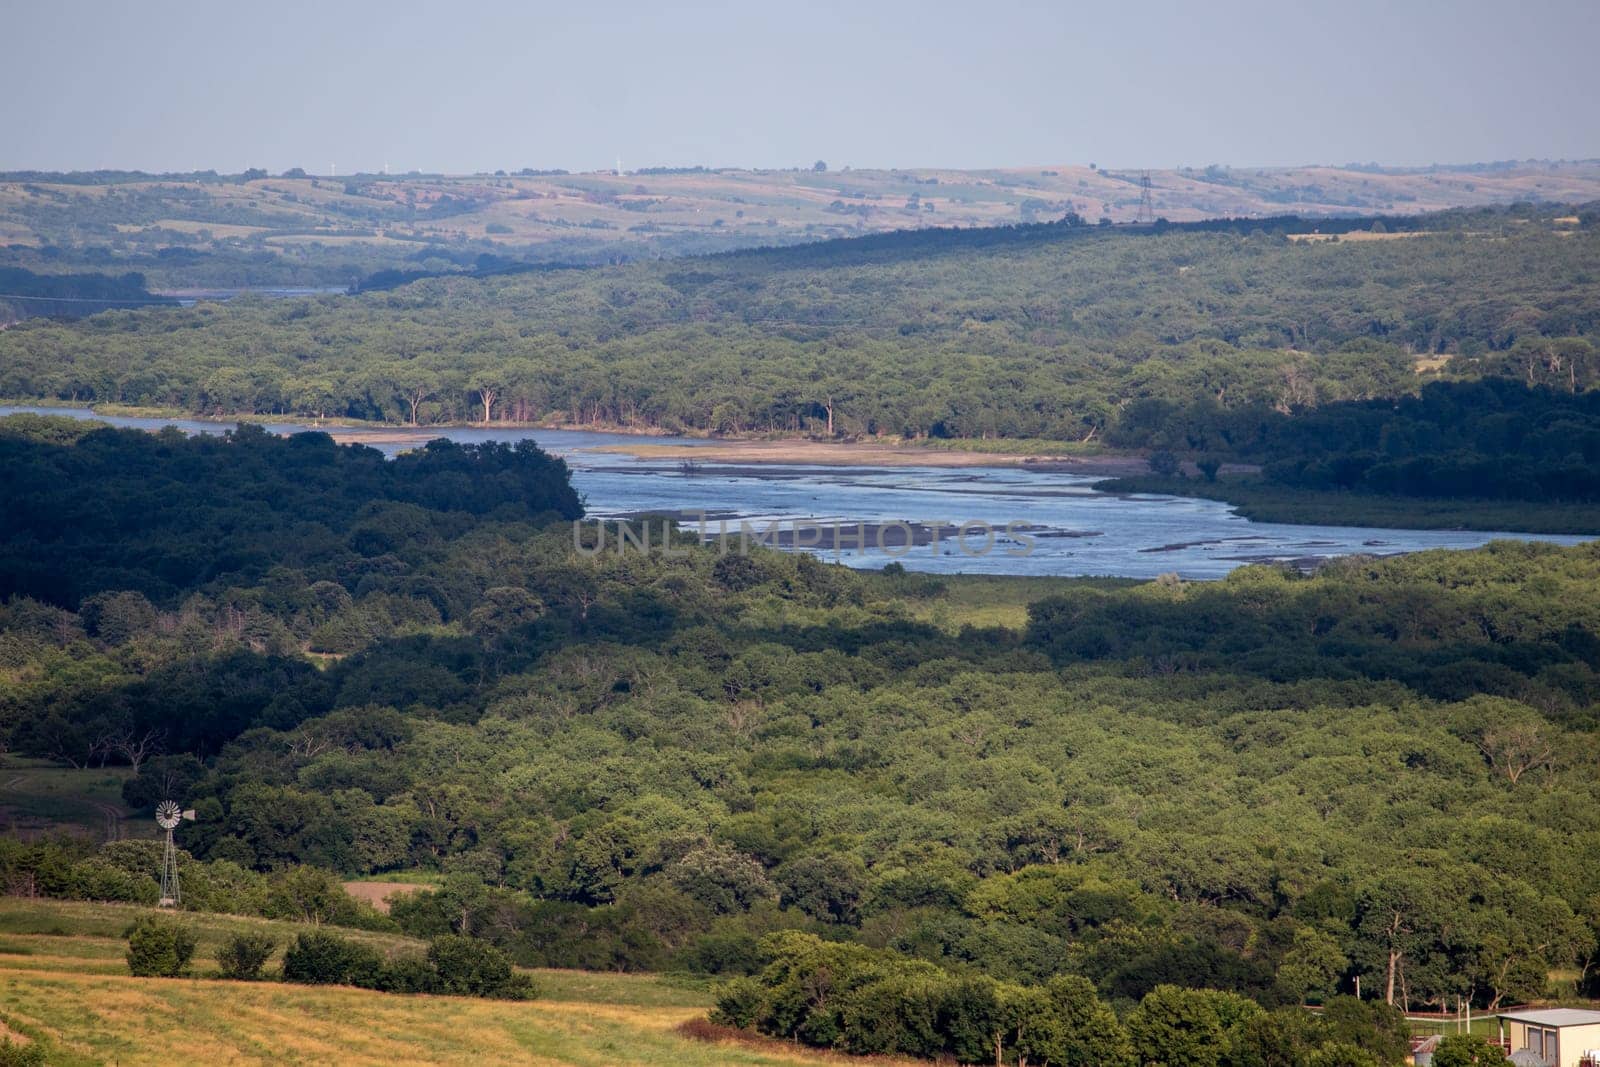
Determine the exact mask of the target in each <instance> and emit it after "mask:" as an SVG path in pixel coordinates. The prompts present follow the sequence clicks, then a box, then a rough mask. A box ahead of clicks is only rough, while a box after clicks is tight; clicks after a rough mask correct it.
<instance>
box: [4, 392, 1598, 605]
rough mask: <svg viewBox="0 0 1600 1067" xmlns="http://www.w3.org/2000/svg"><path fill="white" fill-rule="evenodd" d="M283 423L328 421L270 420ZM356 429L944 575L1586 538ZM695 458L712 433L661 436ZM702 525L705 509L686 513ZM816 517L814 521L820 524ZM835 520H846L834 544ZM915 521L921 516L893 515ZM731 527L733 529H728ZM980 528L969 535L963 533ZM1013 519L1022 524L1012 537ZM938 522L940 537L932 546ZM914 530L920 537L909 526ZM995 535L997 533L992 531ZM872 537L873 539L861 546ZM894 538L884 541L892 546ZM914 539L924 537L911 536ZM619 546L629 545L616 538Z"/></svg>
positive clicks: (483, 431)
mask: <svg viewBox="0 0 1600 1067" xmlns="http://www.w3.org/2000/svg"><path fill="white" fill-rule="evenodd" d="M20 411H34V412H39V413H41V414H54V415H68V416H71V417H74V418H85V419H88V418H93V419H98V420H100V421H103V422H107V423H110V424H111V425H113V426H125V427H134V428H138V429H149V430H154V429H160V428H161V427H163V426H177V427H179V428H180V429H182V430H184V431H185V432H188V433H210V434H214V433H222V432H225V431H226V430H228V429H230V428H231V427H230V426H229V425H228V424H226V423H218V422H207V421H200V420H194V419H160V418H131V417H117V416H107V415H97V414H95V413H93V412H91V411H89V410H88V409H84V408H42V407H39V408H35V407H4V406H0V415H7V414H12V413H14V412H20ZM266 428H267V429H268V430H270V431H272V432H275V433H297V432H301V431H304V430H311V429H328V428H325V427H312V426H308V425H302V424H296V423H275V424H268V425H267V427H266ZM331 432H335V433H337V434H339V436H340V437H341V439H353V440H361V439H362V437H363V436H366V435H368V434H370V436H371V437H372V442H371V443H372V447H374V448H378V449H380V450H382V451H383V452H385V453H387V454H389V455H394V454H395V453H397V452H399V451H401V450H402V449H405V448H413V447H416V446H417V445H419V444H421V443H422V442H424V441H426V440H429V439H431V438H436V437H448V438H450V439H451V440H453V441H458V442H461V443H463V444H466V443H472V442H478V441H490V440H501V441H518V440H524V439H530V440H533V441H535V442H537V443H538V445H539V446H540V447H541V448H543V449H545V450H546V451H548V452H551V453H554V454H555V455H559V456H561V457H562V458H564V459H565V460H566V461H567V464H568V466H569V467H571V469H572V480H573V484H574V486H575V487H576V488H577V489H578V491H579V492H580V493H581V494H582V496H583V498H584V502H585V505H586V507H587V509H588V513H589V515H590V516H591V517H592V518H593V517H598V518H603V517H615V516H623V515H638V514H640V513H652V512H662V513H671V514H675V515H678V516H680V517H682V516H686V515H698V513H702V512H703V513H704V514H705V515H706V516H707V517H708V518H707V519H706V523H705V530H706V533H707V534H708V535H709V536H711V537H716V536H718V534H719V533H720V532H721V531H722V530H723V529H725V530H726V536H727V540H728V543H729V545H730V546H734V545H737V543H738V541H739V537H740V533H741V524H742V523H747V524H748V526H749V530H750V533H749V534H748V535H747V536H749V537H750V538H752V539H753V538H754V537H755V536H757V535H760V534H765V533H767V532H768V531H770V530H771V529H772V528H773V524H774V523H775V522H776V523H777V529H778V532H779V534H778V540H779V541H780V542H781V543H783V544H784V545H789V544H790V543H791V542H792V541H794V540H795V539H796V537H798V539H799V540H800V541H801V542H802V543H804V542H808V541H815V542H817V544H816V547H813V548H809V549H808V550H809V551H814V552H817V553H818V554H819V555H821V556H822V557H823V558H825V559H828V560H838V561H840V562H843V563H845V564H847V565H849V566H852V567H881V566H883V565H884V564H885V563H887V562H889V561H890V560H892V559H898V560H899V561H900V562H901V563H902V564H903V565H904V566H905V567H906V568H907V569H909V570H919V571H933V572H939V573H972V574H1048V575H1115V576H1121V577H1128V578H1152V577H1155V576H1156V575H1158V574H1165V573H1176V574H1179V575H1181V576H1183V577H1185V578H1220V577H1222V576H1223V575H1225V574H1227V573H1228V572H1229V571H1230V570H1232V569H1233V568H1235V567H1238V566H1240V565H1241V564H1244V563H1251V562H1261V561H1275V560H1287V561H1296V562H1300V563H1306V562H1310V561H1315V560H1317V559H1325V558H1328V557H1332V556H1343V555H1349V554H1351V553H1368V554H1373V555H1389V554H1392V553H1396V552H1415V551H1419V550H1422V549H1429V548H1474V547H1477V546H1478V545H1482V544H1484V543H1485V542H1488V541H1491V540H1495V539H1497V538H1510V539H1516V540H1538V541H1552V542H1557V543H1560V544H1577V543H1579V542H1581V541H1584V540H1587V538H1584V537H1576V536H1556V535H1543V534H1517V533H1493V532H1482V531H1467V530H1390V529H1368V528H1363V527H1356V526H1288V525H1281V524H1277V523H1263V522H1251V521H1249V520H1248V519H1244V518H1241V517H1239V516H1238V515H1235V514H1234V513H1233V511H1232V509H1231V508H1230V507H1229V506H1228V505H1227V504H1220V503H1217V502H1215V501H1210V500H1196V499H1192V498H1188V497H1173V496H1153V495H1144V494H1140V495H1117V494H1110V493H1097V492H1095V491H1094V490H1092V489H1090V488H1089V486H1090V485H1091V484H1092V483H1094V482H1095V481H1097V480H1099V479H1098V478H1095V477H1089V476H1085V475H1077V474H1060V473H1054V472H1046V471H1031V470H1023V469H1017V468H1008V467H965V468H941V467H900V466H897V467H881V468H878V467H870V466H811V465H805V466H801V465H794V466H790V465H779V464H761V465H755V464H737V465H735V464H717V463H692V464H690V465H688V467H687V469H686V467H685V465H684V464H683V463H681V462H679V461H673V460H666V461H664V460H661V459H649V460H641V459H636V458H634V457H632V456H628V455H626V454H621V453H618V452H613V451H602V449H604V448H606V446H616V445H627V444H637V443H639V442H640V440H641V439H640V438H638V437H630V436H624V435H619V434H607V433H590V432H580V431H569V430H527V429H501V428H493V427H491V428H472V427H440V428H428V429H425V430H421V431H417V432H416V433H415V434H414V435H411V434H402V433H397V432H396V431H394V430H375V431H362V430H351V429H345V428H333V429H331ZM647 440H648V442H649V443H650V444H652V445H674V446H679V447H681V448H682V449H683V454H684V456H685V458H688V457H692V456H693V455H694V451H695V449H696V448H697V447H700V446H702V445H706V444H711V443H713V442H708V441H705V440H702V439H699V438H687V437H680V438H674V437H651V438H648V439H647ZM685 521H687V522H688V523H689V525H690V526H691V528H694V527H695V526H696V523H697V520H696V519H694V518H690V519H687V520H685ZM810 523H815V524H817V525H816V526H815V527H813V526H811V525H808V524H810ZM834 523H840V524H842V525H841V527H840V536H839V537H838V538H837V540H838V542H839V544H838V545H837V546H836V544H835V540H836V538H835V528H834V525H833V524H834ZM897 523H906V524H909V525H908V526H906V527H900V526H893V525H892V524H897ZM723 524H725V526H724V525H723ZM963 524H965V529H964V534H963V536H960V537H958V536H956V533H957V531H958V530H960V529H961V528H962V527H963ZM1008 525H1010V526H1011V529H1012V531H1013V532H1012V533H1011V534H1008V533H1007V532H1006V531H1007V526H1008ZM930 528H937V529H938V530H939V531H940V536H939V537H938V539H937V543H932V538H931V537H930V536H929V531H930ZM908 531H909V532H910V533H911V534H912V536H910V537H908V536H907V532H908ZM991 531H992V535H993V539H992V542H991V540H990V532H991ZM857 533H860V534H863V535H864V539H865V541H866V547H865V548H856V547H855V546H854V536H855V535H856V534H857ZM880 539H881V541H882V546H881V547H880V544H879V542H880ZM908 542H913V543H908ZM613 547H614V546H613Z"/></svg>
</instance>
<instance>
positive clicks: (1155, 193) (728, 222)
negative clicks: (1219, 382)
mask: <svg viewBox="0 0 1600 1067" xmlns="http://www.w3.org/2000/svg"><path fill="white" fill-rule="evenodd" d="M289 173H290V174H295V172H289ZM1141 173H1142V172H1140V171H1137V170H1131V169H1114V170H1107V169H1101V168H1099V167H1097V166H1094V165H1093V164H1090V165H1041V166H1039V167H1030V168H1013V169H1003V170H982V171H954V170H927V169H910V170H890V171H882V170H843V171H832V170H828V171H818V170H813V169H805V170H786V171H751V170H736V169H718V170H688V171H681V170H680V171H671V172H666V171H640V172H630V173H623V174H614V173H611V172H598V173H588V174H566V173H560V172H532V171H521V172H514V173H502V172H497V173H495V174H482V175H466V176H441V175H420V174H411V175H404V176H398V175H396V176H389V175H356V176H351V177H337V178H336V177H331V176H323V177H318V176H308V175H304V174H295V176H293V177H285V176H279V177H269V176H266V175H265V173H264V172H250V173H249V174H246V175H240V176H237V177H229V176H221V177H219V176H217V175H215V174H209V173H208V174H203V175H184V176H170V177H167V176H162V177H157V176H152V175H145V174H137V173H128V174H123V173H115V174H113V173H95V174H72V175H63V174H47V173H11V174H0V246H4V251H3V252H0V264H7V265H15V266H21V267H26V268H29V269H32V270H36V271H45V272H50V273H57V272H61V271H66V270H126V269H137V270H140V271H142V272H143V273H145V274H146V275H147V276H148V277H149V279H150V281H151V284H152V285H156V286H160V287H165V288H176V289H182V288H191V287H202V288H203V287H208V286H225V287H226V286H243V285H344V284H348V283H349V282H350V281H352V280H353V279H354V278H355V277H359V276H361V275H363V274H366V273H370V272H372V271H375V270H379V269H385V268H390V269H393V268H406V269H419V268H420V267H430V268H434V269H438V268H440V267H447V266H450V265H451V264H452V262H454V265H455V266H457V267H459V266H461V265H464V264H468V263H471V262H472V261H473V260H475V258H476V257H477V256H479V255H485V254H487V255H491V256H498V257H504V258H512V259H534V260H540V261H550V262H600V261H606V260H609V259H615V258H619V257H638V256H655V255H675V254H683V253H691V252H705V251H718V250H725V249H731V248H743V247H750V246H753V245H766V244H785V243H793V242H797V241H808V240H817V239H822V238H828V237H843V236H852V235H858V234H863V233H877V232H885V231H890V230H900V229H908V228H916V227H922V226H957V227H969V226H996V225H1004V224H1010V223H1019V222H1037V221H1047V220H1051V219H1056V218H1060V217H1062V216H1063V215H1065V214H1066V213H1068V212H1075V213H1077V214H1079V215H1081V216H1083V217H1084V218H1086V219H1088V220H1090V221H1098V220H1099V219H1101V218H1107V219H1110V220H1112V221H1114V222H1129V221H1134V220H1135V219H1137V218H1138V217H1139V214H1140V200H1141V185H1140V177H1141ZM1149 173H1150V183H1151V201H1152V204H1151V207H1152V209H1153V212H1154V214H1156V215H1158V216H1161V217H1165V218H1168V219H1170V220H1172V221H1183V220H1195V219H1202V218H1210V217H1218V216H1255V215H1280V214H1287V213H1294V214H1299V215H1302V216H1329V215H1353V214H1365V215H1371V214H1418V213H1422V212H1427V211H1433V210H1439V209H1443V208H1449V207H1460V206H1476V205H1488V204H1505V203H1512V202H1516V201H1549V202H1561V203H1583V202H1587V201H1590V200H1596V199H1600V162H1595V161H1589V162H1574V163H1543V162H1538V163H1535V162H1529V163H1506V164H1479V165H1469V166H1461V167H1440V168H1429V169H1425V170H1386V169H1379V168H1375V167H1373V168H1355V167H1344V168H1340V167H1321V166H1314V167H1299V168H1287V169H1255V168H1239V169H1232V168H1226V167H1207V168H1205V169H1183V170H1157V171H1151V172H1149ZM258 175H259V176H258Z"/></svg>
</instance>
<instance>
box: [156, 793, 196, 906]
mask: <svg viewBox="0 0 1600 1067" xmlns="http://www.w3.org/2000/svg"><path fill="white" fill-rule="evenodd" d="M185 819H188V820H189V821H190V822H194V810H193V809H192V808H191V809H188V810H184V809H182V808H180V807H178V805H177V803H176V802H175V801H171V800H163V801H162V802H161V803H160V804H158V805H157V806H156V825H157V826H159V827H161V828H162V829H163V830H165V831H166V832H167V847H166V848H165V849H164V850H163V851H162V853H161V899H160V900H159V901H158V902H157V903H156V906H157V907H158V908H176V907H177V906H178V905H179V904H181V903H183V894H182V893H181V892H180V891H179V889H178V848H177V846H176V845H174V844H173V843H172V831H173V830H175V829H177V827H178V824H179V823H180V822H182V821H183V820H185Z"/></svg>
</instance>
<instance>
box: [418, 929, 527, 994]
mask: <svg viewBox="0 0 1600 1067" xmlns="http://www.w3.org/2000/svg"><path fill="white" fill-rule="evenodd" d="M428 962H429V963H430V964H432V965H433V969H434V972H435V974H436V975H437V978H438V988H437V991H438V992H440V993H452V994H455V995H457V996H470V997H495V998H498V999H500V1000H527V999H528V998H530V997H532V996H533V994H534V990H533V982H532V980H531V979H530V978H528V976H527V975H523V974H517V973H516V972H515V971H513V970H512V969H511V961H510V960H509V959H507V958H506V956H505V953H503V952H501V951H500V950H499V949H497V948H495V947H494V946H493V945H491V944H489V942H487V941H480V940H478V939H477V938H472V937H461V936H460V935H458V934H446V935H445V936H443V937H440V938H435V939H434V941H433V943H432V944H430V945H429V946H428Z"/></svg>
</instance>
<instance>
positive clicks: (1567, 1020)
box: [1500, 1008, 1600, 1029]
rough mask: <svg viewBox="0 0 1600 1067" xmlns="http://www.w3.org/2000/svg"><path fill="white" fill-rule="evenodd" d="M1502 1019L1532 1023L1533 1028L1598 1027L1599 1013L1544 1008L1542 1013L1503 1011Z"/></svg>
mask: <svg viewBox="0 0 1600 1067" xmlns="http://www.w3.org/2000/svg"><path fill="white" fill-rule="evenodd" d="M1500 1018H1502V1019H1512V1020H1515V1021H1516V1022H1519V1023H1533V1024H1534V1025H1535V1026H1553V1027H1556V1028H1558V1029H1559V1028H1560V1027H1563V1026H1600V1011H1584V1010H1583V1009H1582V1008H1546V1009H1544V1010H1543V1011H1503V1012H1501V1013H1500Z"/></svg>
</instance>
